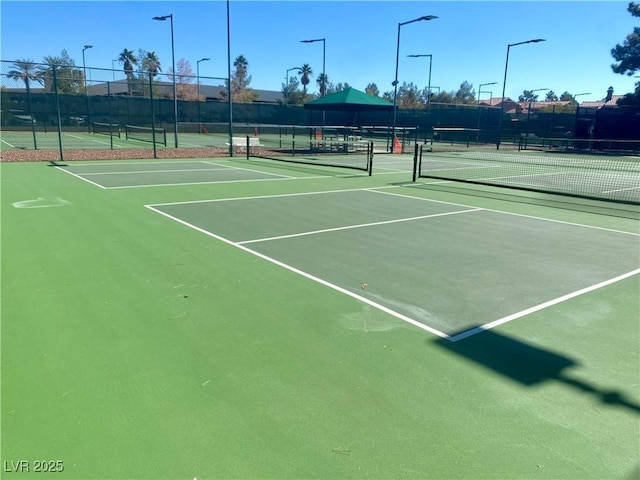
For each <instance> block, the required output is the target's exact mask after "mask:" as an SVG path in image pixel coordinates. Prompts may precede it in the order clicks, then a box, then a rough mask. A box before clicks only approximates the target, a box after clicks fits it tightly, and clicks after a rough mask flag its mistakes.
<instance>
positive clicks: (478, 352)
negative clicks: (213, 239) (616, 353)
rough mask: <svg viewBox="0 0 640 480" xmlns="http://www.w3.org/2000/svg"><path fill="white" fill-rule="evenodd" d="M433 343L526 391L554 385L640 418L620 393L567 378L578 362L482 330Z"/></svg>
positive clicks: (639, 407) (635, 407)
mask: <svg viewBox="0 0 640 480" xmlns="http://www.w3.org/2000/svg"><path fill="white" fill-rule="evenodd" d="M465 330H468V329H465ZM460 333H462V332H460ZM451 336H454V335H451ZM435 343H436V345H438V346H440V347H442V348H444V349H446V350H447V351H449V352H452V353H455V354H456V355H459V356H461V357H464V358H466V359H468V360H471V361H473V362H476V363H478V364H480V365H482V366H484V367H486V368H488V369H490V370H492V371H494V372H496V373H498V374H500V375H502V376H504V377H506V378H508V379H510V380H512V381H515V382H517V383H519V384H522V385H525V386H527V387H532V386H535V385H539V384H541V383H544V382H548V381H557V382H561V383H562V384H564V385H566V386H568V387H571V388H574V389H576V390H578V391H580V392H582V393H584V394H589V395H593V396H594V397H596V398H597V399H598V400H599V401H600V402H602V403H604V404H607V405H612V406H616V407H621V408H626V409H629V410H631V411H633V412H635V413H637V414H640V405H639V404H637V403H635V402H634V401H633V400H631V399H628V398H626V397H625V395H624V394H623V393H620V392H618V391H615V390H605V389H602V388H600V387H598V386H597V385H594V384H590V383H587V382H585V381H584V380H581V379H578V378H574V377H572V376H571V375H569V374H568V373H567V370H569V369H571V368H572V367H576V366H578V365H580V363H579V362H577V361H575V360H573V359H571V358H569V357H566V356H563V355H559V354H557V353H554V352H551V351H549V350H544V349H542V348H539V347H537V346H534V345H530V344H528V343H525V342H523V341H521V340H519V339H515V338H511V337H509V336H507V335H503V334H501V333H498V332H495V331H493V330H486V331H484V332H482V333H479V334H477V335H474V336H472V337H468V338H465V339H464V340H462V341H459V342H451V341H450V340H446V339H443V338H439V339H437V340H435Z"/></svg>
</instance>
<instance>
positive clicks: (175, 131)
mask: <svg viewBox="0 0 640 480" xmlns="http://www.w3.org/2000/svg"><path fill="white" fill-rule="evenodd" d="M167 18H168V19H169V20H170V21H171V67H172V68H173V116H174V119H173V138H174V139H175V147H176V148H178V95H177V90H176V54H175V48H174V42H173V14H169V15H163V16H161V17H153V20H159V21H161V22H164V21H165V20H166V19H167Z"/></svg>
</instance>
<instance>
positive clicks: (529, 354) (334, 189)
mask: <svg viewBox="0 0 640 480" xmlns="http://www.w3.org/2000/svg"><path fill="white" fill-rule="evenodd" d="M411 168H412V164H411V159H410V158H408V156H406V155H404V156H403V155H376V158H375V160H374V174H373V176H368V175H367V174H366V173H365V172H354V171H348V170H341V169H334V168H330V167H319V166H311V165H294V164H282V163H279V162H272V161H268V160H261V159H250V160H247V159H244V158H237V157H236V158H232V159H230V158H221V159H220V158H215V159H188V160H166V161H158V160H156V161H117V162H115V161H114V162H67V163H65V164H57V165H54V164H49V163H20V164H11V163H2V164H0V174H1V187H2V191H1V195H2V197H1V198H2V252H1V254H2V267H1V268H2V292H1V293H2V298H1V300H2V324H1V330H0V333H1V341H2V343H1V347H2V357H1V361H2V391H1V393H2V397H1V400H2V403H1V414H2V416H1V421H2V424H1V427H2V440H1V441H2V444H1V447H2V448H1V451H2V458H1V460H2V478H7V479H23V478H25V479H26V478H34V477H38V478H55V479H67V478H69V479H92V478H93V479H150V478H162V479H178V478H185V479H194V478H197V479H206V478H224V479H229V478H238V479H240V478H242V479H275V478H278V479H280V478H286V479H301V478H317V479H338V478H354V479H365V478H367V479H623V480H627V479H629V480H630V479H632V478H638V475H639V474H640V464H639V459H638V451H639V449H640V422H639V419H640V391H639V390H640V387H639V383H638V378H640V362H639V358H638V355H639V353H640V325H639V322H638V318H639V314H640V295H639V292H640V228H639V223H638V221H639V213H640V212H638V206H635V205H618V204H615V203H609V202H593V201H586V200H577V199H569V198H567V197H559V196H552V195H545V194H534V193H527V192H514V191H508V190H505V189H499V188H492V187H486V186H484V187H483V186H479V185H463V184H456V183H453V182H447V181H441V180H429V179H420V180H419V181H418V182H411ZM41 462H51V463H44V464H43V463H41ZM56 462H57V463H56ZM43 465H45V468H47V469H49V470H51V469H54V470H55V469H58V470H60V469H61V468H62V471H61V472H56V473H52V472H48V473H40V472H39V473H36V472H35V470H36V469H42V468H43ZM27 470H28V471H27Z"/></svg>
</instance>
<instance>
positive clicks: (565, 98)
mask: <svg viewBox="0 0 640 480" xmlns="http://www.w3.org/2000/svg"><path fill="white" fill-rule="evenodd" d="M560 101H561V102H575V101H576V100H575V98H573V95H571V94H570V93H569V92H563V93H562V95H560Z"/></svg>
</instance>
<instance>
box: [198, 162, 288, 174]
mask: <svg viewBox="0 0 640 480" xmlns="http://www.w3.org/2000/svg"><path fill="white" fill-rule="evenodd" d="M203 163H208V164H209V165H218V166H220V167H222V166H224V167H226V168H232V169H235V170H242V171H244V172H253V173H261V174H263V175H273V176H276V177H282V178H296V177H292V176H290V175H280V174H279V173H270V172H262V171H260V170H254V169H253V168H244V167H236V166H235V165H220V164H219V163H216V162H207V161H203Z"/></svg>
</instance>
